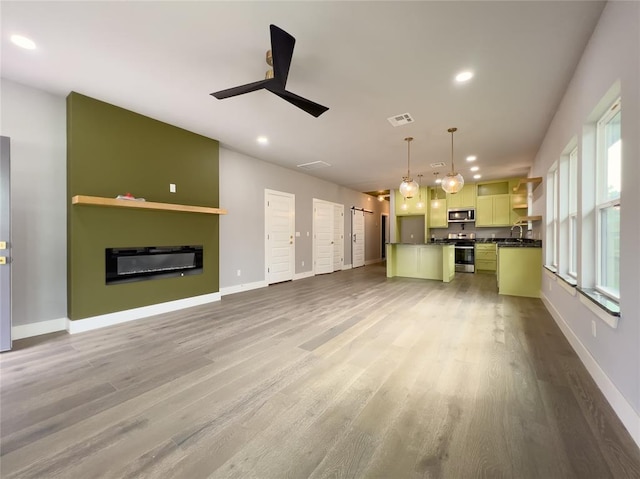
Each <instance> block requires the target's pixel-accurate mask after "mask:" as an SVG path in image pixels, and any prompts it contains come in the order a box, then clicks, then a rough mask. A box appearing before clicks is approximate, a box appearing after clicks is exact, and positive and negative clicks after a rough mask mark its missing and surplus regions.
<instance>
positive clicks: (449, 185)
mask: <svg viewBox="0 0 640 479" xmlns="http://www.w3.org/2000/svg"><path fill="white" fill-rule="evenodd" d="M447 131H448V132H449V133H451V172H449V173H447V174H446V175H445V177H444V178H443V179H442V184H441V186H442V189H443V190H444V191H445V192H446V193H449V194H451V195H453V194H456V193H457V192H459V191H460V190H461V189H462V187H463V186H464V178H463V177H462V175H461V174H460V173H458V172H456V171H455V167H454V164H453V134H454V133H455V132H456V131H458V129H457V128H449V129H448V130H447Z"/></svg>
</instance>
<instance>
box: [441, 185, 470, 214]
mask: <svg viewBox="0 0 640 479" xmlns="http://www.w3.org/2000/svg"><path fill="white" fill-rule="evenodd" d="M475 207H476V185H475V184H474V183H468V184H466V185H464V186H463V187H462V189H461V190H460V191H459V192H457V193H455V194H451V193H447V208H475Z"/></svg>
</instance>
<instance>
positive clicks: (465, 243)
mask: <svg viewBox="0 0 640 479" xmlns="http://www.w3.org/2000/svg"><path fill="white" fill-rule="evenodd" d="M449 239H450V240H454V248H455V258H456V259H455V264H456V272H461V273H473V272H474V271H475V244H476V235H475V233H457V234H456V233H449Z"/></svg>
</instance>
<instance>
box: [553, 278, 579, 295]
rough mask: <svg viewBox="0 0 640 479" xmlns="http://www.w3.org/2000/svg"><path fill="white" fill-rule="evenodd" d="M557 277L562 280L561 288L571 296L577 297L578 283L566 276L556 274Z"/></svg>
mask: <svg viewBox="0 0 640 479" xmlns="http://www.w3.org/2000/svg"><path fill="white" fill-rule="evenodd" d="M556 276H557V277H558V278H560V279H561V280H562V281H560V286H562V288H563V289H564V290H565V291H566V292H567V293H569V294H570V295H571V296H575V295H576V287H577V286H578V282H577V281H576V280H575V279H574V278H572V277H571V276H568V275H566V274H556Z"/></svg>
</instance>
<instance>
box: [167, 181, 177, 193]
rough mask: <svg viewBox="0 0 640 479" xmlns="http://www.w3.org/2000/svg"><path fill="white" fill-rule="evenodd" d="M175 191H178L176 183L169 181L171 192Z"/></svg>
mask: <svg viewBox="0 0 640 479" xmlns="http://www.w3.org/2000/svg"><path fill="white" fill-rule="evenodd" d="M175 192H176V184H175V183H169V193H175Z"/></svg>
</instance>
